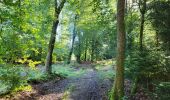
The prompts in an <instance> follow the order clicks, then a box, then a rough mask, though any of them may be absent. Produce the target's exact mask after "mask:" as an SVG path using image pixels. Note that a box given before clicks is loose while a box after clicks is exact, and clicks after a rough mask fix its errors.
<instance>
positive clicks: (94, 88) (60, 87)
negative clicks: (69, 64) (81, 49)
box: [14, 68, 112, 100]
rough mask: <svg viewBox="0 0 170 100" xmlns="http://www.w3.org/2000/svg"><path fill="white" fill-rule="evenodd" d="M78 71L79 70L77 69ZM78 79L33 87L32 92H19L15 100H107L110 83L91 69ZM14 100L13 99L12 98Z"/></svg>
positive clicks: (51, 82)
mask: <svg viewBox="0 0 170 100" xmlns="http://www.w3.org/2000/svg"><path fill="white" fill-rule="evenodd" d="M78 70H79V69H78ZM84 70H86V72H85V73H84V74H82V75H81V76H79V77H76V78H74V77H71V78H66V79H63V80H60V81H58V80H57V79H56V80H52V81H49V82H45V83H41V84H36V85H33V87H34V91H32V92H21V93H20V96H17V98H16V99H17V100H18V99H20V100H108V91H109V89H110V88H111V85H112V83H111V81H110V80H109V79H107V78H104V77H103V78H101V77H100V76H99V72H98V71H97V70H94V69H92V68H87V69H84ZM14 100H15V98H14Z"/></svg>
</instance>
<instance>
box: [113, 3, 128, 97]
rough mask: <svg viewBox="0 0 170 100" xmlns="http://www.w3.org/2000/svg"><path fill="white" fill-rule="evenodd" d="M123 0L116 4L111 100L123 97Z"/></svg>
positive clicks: (124, 35) (124, 34)
mask: <svg viewBox="0 0 170 100" xmlns="http://www.w3.org/2000/svg"><path fill="white" fill-rule="evenodd" d="M124 13H125V0H118V3H117V61H116V76H115V82H114V91H113V99H114V100H122V98H123V96H124V59H125V40H126V38H125V37H126V33H125V21H124Z"/></svg>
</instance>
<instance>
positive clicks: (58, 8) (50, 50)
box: [45, 0, 66, 74]
mask: <svg viewBox="0 0 170 100" xmlns="http://www.w3.org/2000/svg"><path fill="white" fill-rule="evenodd" d="M65 2H66V0H62V1H61V3H60V4H58V0H55V15H54V16H55V20H54V22H53V26H52V33H51V37H50V41H49V44H48V53H47V57H46V63H45V67H46V71H47V73H48V74H51V72H52V67H51V65H52V53H53V49H54V44H55V39H56V29H57V26H58V23H59V14H60V12H61V10H62V8H63V7H64V4H65Z"/></svg>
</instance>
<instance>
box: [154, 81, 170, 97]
mask: <svg viewBox="0 0 170 100" xmlns="http://www.w3.org/2000/svg"><path fill="white" fill-rule="evenodd" d="M169 93H170V82H161V83H160V84H159V85H157V87H156V94H157V96H158V99H159V100H169V99H170V95H169Z"/></svg>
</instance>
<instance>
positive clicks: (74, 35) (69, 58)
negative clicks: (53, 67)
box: [67, 15, 77, 64]
mask: <svg viewBox="0 0 170 100" xmlns="http://www.w3.org/2000/svg"><path fill="white" fill-rule="evenodd" d="M76 19H77V15H76V16H75V22H74V30H73V36H72V44H71V49H70V52H69V56H68V60H67V64H70V61H71V56H72V53H73V49H74V48H73V46H74V41H75V38H76V35H77V32H76Z"/></svg>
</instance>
